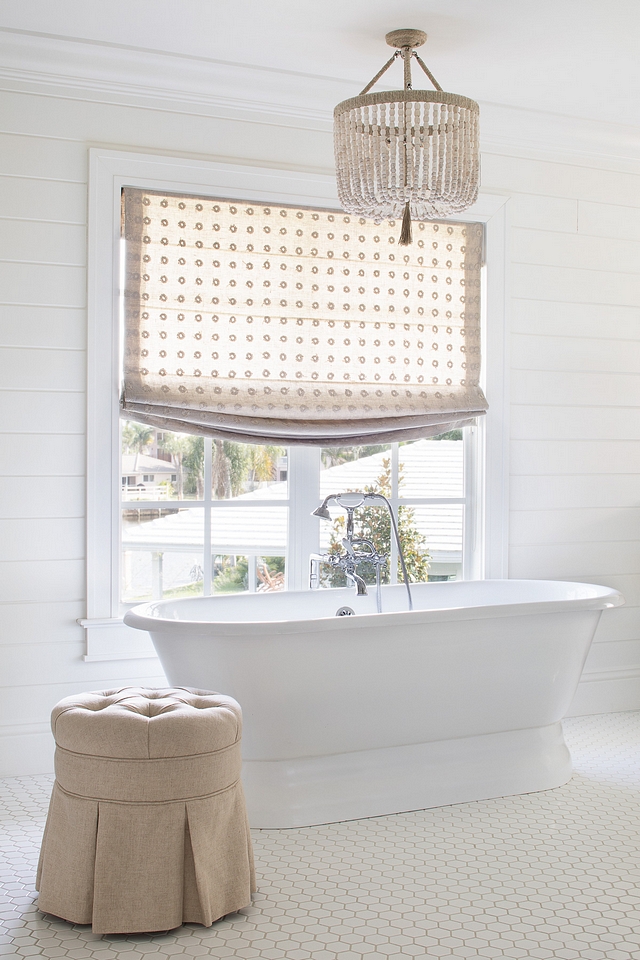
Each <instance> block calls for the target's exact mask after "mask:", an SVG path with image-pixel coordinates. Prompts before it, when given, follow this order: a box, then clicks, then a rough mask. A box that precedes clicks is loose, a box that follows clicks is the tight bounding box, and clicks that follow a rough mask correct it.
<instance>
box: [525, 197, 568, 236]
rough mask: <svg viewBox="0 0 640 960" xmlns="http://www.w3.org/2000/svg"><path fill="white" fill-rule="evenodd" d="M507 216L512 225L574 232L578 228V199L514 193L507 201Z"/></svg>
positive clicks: (532, 228)
mask: <svg viewBox="0 0 640 960" xmlns="http://www.w3.org/2000/svg"><path fill="white" fill-rule="evenodd" d="M509 217H510V220H511V225H512V226H513V227H526V228H527V229H529V230H556V231H558V232H560V233H575V232H576V231H577V228H578V201H577V200H573V199H567V198H566V197H540V196H535V195H533V196H528V195H527V194H514V196H513V197H511V199H510V202H509Z"/></svg>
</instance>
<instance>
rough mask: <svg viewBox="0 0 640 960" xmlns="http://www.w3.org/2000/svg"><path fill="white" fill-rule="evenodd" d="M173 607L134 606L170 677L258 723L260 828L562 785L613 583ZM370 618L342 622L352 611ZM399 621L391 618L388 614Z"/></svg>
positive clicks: (249, 762)
mask: <svg viewBox="0 0 640 960" xmlns="http://www.w3.org/2000/svg"><path fill="white" fill-rule="evenodd" d="M413 594H414V606H415V609H414V610H413V611H412V612H411V613H409V612H407V611H406V592H405V589H404V587H403V586H397V587H385V588H384V590H383V611H385V612H383V613H381V614H377V613H376V612H375V596H373V595H371V596H368V597H356V596H355V592H354V590H353V589H345V590H316V591H309V592H305V593H288V594H287V593H282V594H267V595H265V594H262V595H236V596H226V597H224V596H223V597H220V596H219V597H208V598H203V599H198V598H194V599H187V600H163V601H157V602H154V603H148V604H144V605H142V606H138V607H135V608H134V609H133V610H130V611H129V612H128V613H127V614H126V616H125V622H126V623H128V624H129V625H130V626H132V627H137V628H139V629H141V630H148V631H149V633H150V634H151V637H152V640H153V643H154V646H155V648H156V650H157V652H158V656H159V657H160V660H161V662H162V666H163V667H164V670H165V673H166V676H167V679H168V681H169V683H171V684H172V685H174V686H191V687H200V688H207V689H210V690H216V691H218V692H221V693H226V694H230V695H231V696H233V697H235V698H236V699H237V700H238V701H239V702H240V704H241V705H242V709H243V713H244V734H243V756H244V768H243V780H244V783H245V790H246V795H247V805H248V808H249V818H250V822H251V824H252V826H254V827H263V828H269V827H294V826H306V825H311V824H317V823H327V822H332V821H339V820H350V819H354V818H360V817H372V816H379V815H381V814H389V813H398V812H401V811H405V810H416V809H424V808H426V807H433V806H440V805H442V804H449V803H460V802H464V801H469V800H480V799H487V798H490V797H499V796H508V795H511V794H517V793H528V792H531V791H534V790H546V789H548V788H550V787H556V786H559V785H560V784H562V783H566V781H567V780H568V779H569V777H570V775H571V758H570V756H569V752H568V750H567V747H566V745H565V743H564V739H563V735H562V727H561V724H560V722H559V721H560V719H561V718H562V717H563V716H564V714H565V713H566V711H567V710H568V708H569V705H570V703H571V700H572V697H573V695H574V693H575V690H576V687H577V684H578V681H579V679H580V674H581V672H582V667H583V665H584V661H585V658H586V656H587V653H588V650H589V646H590V644H591V640H592V638H593V634H594V632H595V629H596V626H597V624H598V620H599V619H600V616H601V614H602V611H603V610H604V609H605V608H606V607H614V606H618V605H619V604H621V603H623V602H624V601H623V598H622V596H621V595H620V594H619V593H618V592H617V591H616V590H612V589H609V588H608V587H600V586H593V585H592V584H584V583H564V582H556V581H544V580H484V581H471V582H449V583H431V584H417V585H415V586H414V587H413ZM345 604H346V605H348V606H350V607H352V608H353V610H354V611H355V613H356V615H355V616H346V617H337V616H336V615H335V613H336V610H337V609H338V608H339V607H341V606H342V605H345ZM387 611H388V612H387Z"/></svg>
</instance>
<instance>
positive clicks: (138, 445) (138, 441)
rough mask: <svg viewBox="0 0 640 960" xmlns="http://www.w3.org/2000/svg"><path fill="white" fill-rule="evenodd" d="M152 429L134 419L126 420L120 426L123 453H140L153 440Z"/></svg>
mask: <svg viewBox="0 0 640 960" xmlns="http://www.w3.org/2000/svg"><path fill="white" fill-rule="evenodd" d="M153 432H154V431H153V429H152V427H147V426H145V425H144V424H143V423H136V422H135V420H127V421H126V422H125V424H124V426H123V428H122V449H123V451H124V452H125V453H142V451H143V450H144V448H145V447H148V446H149V444H150V443H151V441H152V440H153Z"/></svg>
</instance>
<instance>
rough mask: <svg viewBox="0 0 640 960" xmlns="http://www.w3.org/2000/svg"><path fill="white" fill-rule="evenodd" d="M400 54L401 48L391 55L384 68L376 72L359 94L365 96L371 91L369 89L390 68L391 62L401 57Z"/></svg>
mask: <svg viewBox="0 0 640 960" xmlns="http://www.w3.org/2000/svg"><path fill="white" fill-rule="evenodd" d="M400 55H401V54H400V51H399V50H396V52H395V53H394V55H393V56H392V57H390V58H389V60H387V62H386V63H385V65H384V67H383V68H382V70H379V71H378V72H377V73H376V75H375V77H374V78H373V80H370V81H369V83H368V84H367V85H366V87H365V88H364V90H361V91H360V93H359V94H358V96H360V97H363V96H364V95H365V93H369V90H371V87H373V86H374V85H375V84H376V83H377V82H378V80H379V79H380V77H381V76H382V74H383V73H386V72H387V70H388V69H389V67H390V66H391V64H392V63H393V61H394V60H395V59H396V57H399V56H400Z"/></svg>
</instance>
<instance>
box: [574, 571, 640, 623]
mask: <svg viewBox="0 0 640 960" xmlns="http://www.w3.org/2000/svg"><path fill="white" fill-rule="evenodd" d="M561 579H563V580H566V579H568V578H567V577H562V578H561ZM583 579H584V582H585V583H599V584H602V586H604V587H612V588H613V589H614V590H619V591H620V593H621V594H622V596H623V597H624V599H625V603H626V604H628V605H629V606H631V607H640V577H638V575H637V574H635V573H626V574H622V573H618V574H614V573H602V572H600V573H599V574H598V575H597V577H591V576H584V577H583ZM610 612H611V613H612V611H605V613H606V615H607V617H608V616H609V613H610Z"/></svg>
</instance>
